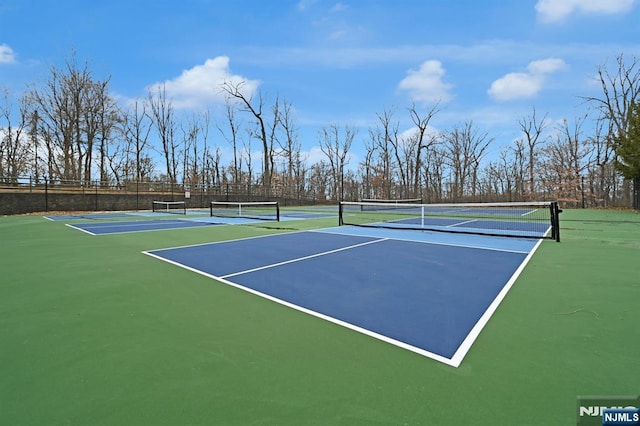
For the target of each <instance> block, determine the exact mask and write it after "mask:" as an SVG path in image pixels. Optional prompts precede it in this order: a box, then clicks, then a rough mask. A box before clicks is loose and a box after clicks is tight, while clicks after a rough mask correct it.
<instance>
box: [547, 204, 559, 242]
mask: <svg viewBox="0 0 640 426" xmlns="http://www.w3.org/2000/svg"><path fill="white" fill-rule="evenodd" d="M550 208H551V222H552V223H551V229H552V237H554V238H555V240H556V242H558V243H559V242H560V213H562V210H561V209H560V208H559V207H558V202H557V201H554V202H552V203H551V207H550Z"/></svg>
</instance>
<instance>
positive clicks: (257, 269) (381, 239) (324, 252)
mask: <svg viewBox="0 0 640 426" xmlns="http://www.w3.org/2000/svg"><path fill="white" fill-rule="evenodd" d="M387 240H388V238H379V239H377V240H373V241H366V242H364V243H360V244H354V245H352V246H347V247H341V248H339V249H335V250H329V251H323V252H322V253H316V254H312V255H309V256H303V257H298V258H296V259H291V260H285V261H284V262H278V263H272V264H271V265H265V266H261V267H259V268H253V269H247V270H246V271H240V272H234V273H233V274H227V275H222V276H221V277H220V278H223V279H224V278H229V277H235V276H236V275H243V274H248V273H249V272H255V271H261V270H263V269H269V268H275V267H277V266H282V265H286V264H289V263H295V262H300V261H302V260H307V259H313V258H314V257H320V256H325V255H327V254H332V253H338V252H341V251H344V250H351V249H354V248H357V247H362V246H366V245H369V244H374V243H379V242H382V241H387Z"/></svg>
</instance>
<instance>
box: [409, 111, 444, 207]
mask: <svg viewBox="0 0 640 426" xmlns="http://www.w3.org/2000/svg"><path fill="white" fill-rule="evenodd" d="M438 112H440V108H439V103H436V104H435V105H434V106H432V107H431V108H430V109H428V110H427V111H426V113H425V115H421V114H420V113H419V112H418V110H417V109H416V104H415V102H412V103H411V107H410V108H409V115H410V116H411V121H412V122H413V124H414V125H415V126H416V132H415V136H414V137H415V143H416V145H417V146H416V149H415V162H414V167H415V171H414V173H413V175H414V182H413V192H414V194H415V196H418V195H419V194H420V172H419V171H420V169H421V167H422V156H423V153H424V151H425V150H429V149H430V148H431V147H432V146H433V144H434V143H435V142H436V140H437V138H436V137H433V136H432V137H429V136H428V135H427V129H428V128H429V123H430V122H431V120H432V119H433V117H434V116H435V115H436V114H437V113H438Z"/></svg>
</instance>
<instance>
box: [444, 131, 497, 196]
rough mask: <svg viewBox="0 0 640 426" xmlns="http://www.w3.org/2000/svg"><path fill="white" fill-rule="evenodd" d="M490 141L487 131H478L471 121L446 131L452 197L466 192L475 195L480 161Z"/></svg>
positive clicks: (446, 152)
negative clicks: (451, 176)
mask: <svg viewBox="0 0 640 426" xmlns="http://www.w3.org/2000/svg"><path fill="white" fill-rule="evenodd" d="M491 141H492V139H490V138H489V137H488V135H487V133H480V131H479V129H477V128H475V127H474V125H473V123H472V122H471V121H469V122H466V123H465V124H463V125H458V126H455V127H454V128H453V129H452V130H451V131H449V132H447V133H446V135H445V147H444V149H445V157H446V158H447V160H448V162H449V163H448V164H449V166H450V167H451V170H452V173H453V178H454V181H453V188H452V192H453V196H454V197H456V198H458V199H459V198H461V197H463V196H464V195H465V194H466V193H467V192H468V193H469V195H472V196H475V195H476V191H477V182H478V171H479V166H480V161H481V160H482V158H483V157H484V155H485V153H486V150H487V147H488V146H489V144H490V143H491ZM469 180H471V183H470V184H469ZM468 189H470V191H467V190H468Z"/></svg>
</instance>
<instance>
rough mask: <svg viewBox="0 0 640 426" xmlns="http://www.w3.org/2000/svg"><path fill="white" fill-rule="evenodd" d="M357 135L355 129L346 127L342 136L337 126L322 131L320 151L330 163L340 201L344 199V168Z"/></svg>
mask: <svg viewBox="0 0 640 426" xmlns="http://www.w3.org/2000/svg"><path fill="white" fill-rule="evenodd" d="M356 133H357V131H356V130H354V129H353V128H351V127H349V126H345V128H344V134H341V132H340V129H339V128H338V126H337V125H335V124H332V125H330V126H329V127H328V128H327V127H323V128H322V130H320V135H319V137H320V150H322V153H323V154H324V155H325V156H326V157H327V160H328V161H329V166H330V168H331V175H332V180H333V188H334V197H335V198H336V199H337V200H338V201H341V200H343V199H344V167H345V166H346V165H347V164H349V149H351V144H352V143H353V138H354V137H355V136H356Z"/></svg>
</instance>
